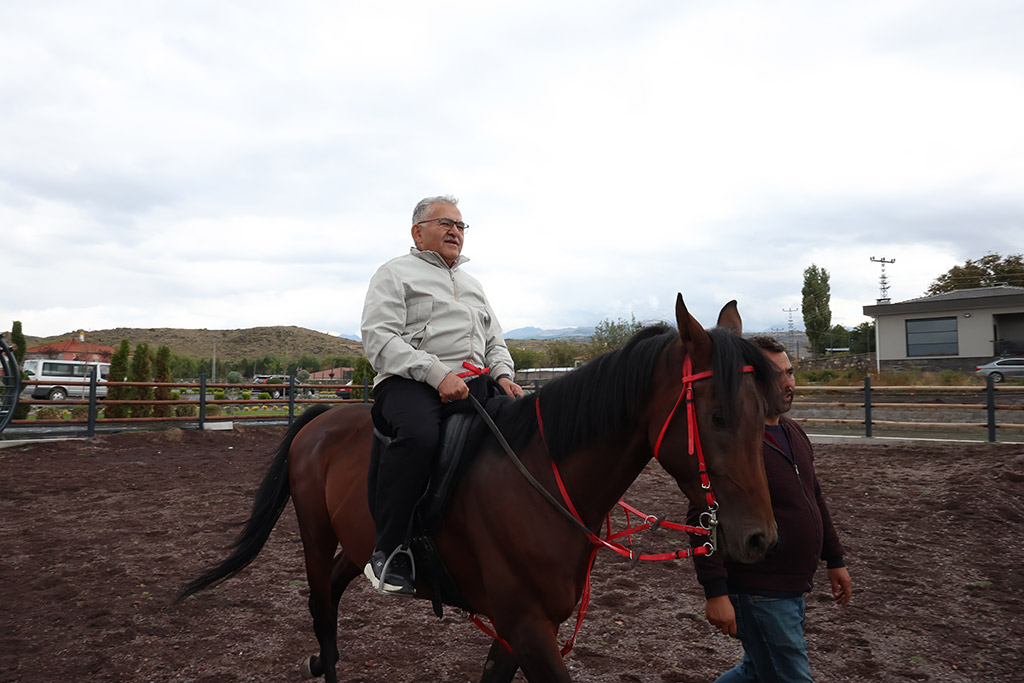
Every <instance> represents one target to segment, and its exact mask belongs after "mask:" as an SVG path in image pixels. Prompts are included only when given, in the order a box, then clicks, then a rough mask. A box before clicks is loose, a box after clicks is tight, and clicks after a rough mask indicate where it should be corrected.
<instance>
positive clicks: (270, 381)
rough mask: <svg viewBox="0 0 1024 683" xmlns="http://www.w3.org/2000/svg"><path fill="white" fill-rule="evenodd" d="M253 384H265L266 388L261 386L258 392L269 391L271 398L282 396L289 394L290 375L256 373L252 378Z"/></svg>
mask: <svg viewBox="0 0 1024 683" xmlns="http://www.w3.org/2000/svg"><path fill="white" fill-rule="evenodd" d="M252 383H253V384H265V385H266V388H262V387H261V388H259V389H257V390H256V391H257V392H264V391H265V392H267V393H268V394H270V398H281V397H282V396H287V395H288V375H256V376H255V377H253V378H252Z"/></svg>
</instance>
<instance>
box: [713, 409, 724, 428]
mask: <svg viewBox="0 0 1024 683" xmlns="http://www.w3.org/2000/svg"><path fill="white" fill-rule="evenodd" d="M711 424H713V425H714V426H715V427H717V428H718V429H721V428H722V427H724V426H725V418H724V417H722V414H721V413H711Z"/></svg>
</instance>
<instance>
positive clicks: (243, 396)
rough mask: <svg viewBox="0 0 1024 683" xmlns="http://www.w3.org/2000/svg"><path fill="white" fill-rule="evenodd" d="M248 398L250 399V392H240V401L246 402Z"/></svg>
mask: <svg viewBox="0 0 1024 683" xmlns="http://www.w3.org/2000/svg"><path fill="white" fill-rule="evenodd" d="M250 398H252V392H251V391H243V392H242V400H243V401H248V400H249V399H250Z"/></svg>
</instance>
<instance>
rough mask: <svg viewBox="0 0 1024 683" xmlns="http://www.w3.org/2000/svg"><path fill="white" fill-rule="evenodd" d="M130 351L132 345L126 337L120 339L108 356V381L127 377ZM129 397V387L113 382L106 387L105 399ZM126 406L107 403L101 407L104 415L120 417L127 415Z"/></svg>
mask: <svg viewBox="0 0 1024 683" xmlns="http://www.w3.org/2000/svg"><path fill="white" fill-rule="evenodd" d="M131 353H132V347H131V345H130V344H129V343H128V340H127V339H122V340H121V345H120V346H118V348H117V351H115V352H114V355H113V356H111V357H110V374H109V375H108V377H109V379H108V380H107V381H108V382H124V381H127V379H128V357H129V356H130V355H131ZM130 398H131V391H130V387H125V386H121V385H117V384H115V385H114V386H110V387H108V388H107V399H108V400H111V401H127V400H129V399H130ZM129 412H130V411H129V410H128V406H122V405H108V406H106V407H105V408H104V409H103V414H104V416H106V417H112V418H121V417H128V414H129Z"/></svg>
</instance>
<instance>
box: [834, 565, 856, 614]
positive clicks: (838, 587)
mask: <svg viewBox="0 0 1024 683" xmlns="http://www.w3.org/2000/svg"><path fill="white" fill-rule="evenodd" d="M828 580H829V581H831V582H832V599H834V600H835V601H836V604H837V605H846V604H848V603H849V602H850V596H851V595H853V580H852V579H850V572H848V571H846V567H836V568H835V569H829V570H828Z"/></svg>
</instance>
